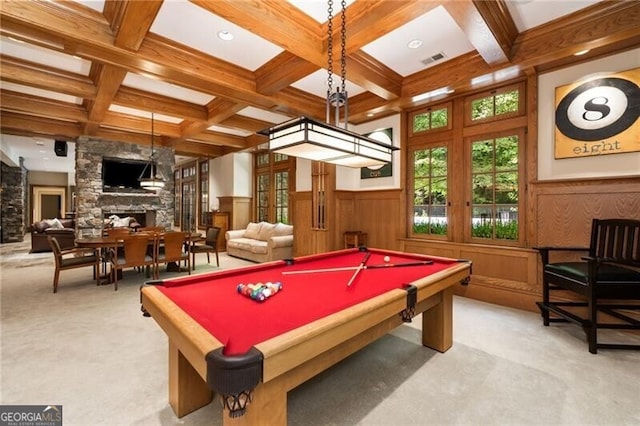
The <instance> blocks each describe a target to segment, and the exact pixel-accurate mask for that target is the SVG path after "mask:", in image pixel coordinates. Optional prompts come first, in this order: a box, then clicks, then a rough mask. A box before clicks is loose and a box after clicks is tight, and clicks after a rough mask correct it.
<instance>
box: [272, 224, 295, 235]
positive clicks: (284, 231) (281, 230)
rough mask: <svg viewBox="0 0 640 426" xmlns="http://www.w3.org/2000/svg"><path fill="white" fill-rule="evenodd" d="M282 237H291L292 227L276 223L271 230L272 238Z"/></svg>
mask: <svg viewBox="0 0 640 426" xmlns="http://www.w3.org/2000/svg"><path fill="white" fill-rule="evenodd" d="M283 235H293V226H292V225H285V224H284V223H280V222H278V223H277V224H276V228H275V229H274V230H273V236H274V237H281V236H283Z"/></svg>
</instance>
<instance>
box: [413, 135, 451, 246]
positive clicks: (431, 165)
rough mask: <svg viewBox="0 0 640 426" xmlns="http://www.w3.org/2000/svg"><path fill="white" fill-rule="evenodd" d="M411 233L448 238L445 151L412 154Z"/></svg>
mask: <svg viewBox="0 0 640 426" xmlns="http://www.w3.org/2000/svg"><path fill="white" fill-rule="evenodd" d="M413 164H414V179H413V182H414V190H413V193H414V195H413V232H414V233H415V234H425V235H447V224H448V222H447V148H446V147H437V148H428V149H423V150H417V151H415V152H414V161H413Z"/></svg>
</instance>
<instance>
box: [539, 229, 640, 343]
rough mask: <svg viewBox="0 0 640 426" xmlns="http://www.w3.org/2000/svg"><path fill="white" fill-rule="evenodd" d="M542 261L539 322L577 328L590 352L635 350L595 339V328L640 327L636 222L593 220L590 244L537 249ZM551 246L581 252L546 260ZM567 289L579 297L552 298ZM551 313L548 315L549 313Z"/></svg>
mask: <svg viewBox="0 0 640 426" xmlns="http://www.w3.org/2000/svg"><path fill="white" fill-rule="evenodd" d="M537 249H538V250H539V251H540V255H541V257H542V264H543V282H542V285H543V287H542V302H538V303H537V305H538V307H539V308H540V312H541V314H542V319H543V324H544V325H545V326H548V325H549V323H550V322H557V321H565V322H566V321H568V322H573V323H575V324H578V325H580V326H582V328H583V329H584V331H585V333H586V335H587V341H588V344H589V352H591V353H593V354H595V353H597V352H598V348H608V349H640V345H634V344H622V343H599V342H598V330H599V329H617V330H631V329H634V330H640V321H639V320H638V315H637V314H636V315H635V316H634V315H633V312H634V311H636V312H640V220H631V219H594V220H593V223H592V227H591V243H590V246H589V247H567V248H562V247H537ZM556 250H564V251H567V250H571V251H584V252H586V253H587V256H585V257H582V260H581V261H577V262H558V263H553V262H550V253H551V252H553V251H556ZM561 290H562V291H565V292H566V291H568V292H569V294H573V295H577V296H578V297H579V298H580V300H578V301H574V300H572V301H565V300H551V292H555V293H554V294H558V293H559V291H561ZM551 314H553V317H552V316H551Z"/></svg>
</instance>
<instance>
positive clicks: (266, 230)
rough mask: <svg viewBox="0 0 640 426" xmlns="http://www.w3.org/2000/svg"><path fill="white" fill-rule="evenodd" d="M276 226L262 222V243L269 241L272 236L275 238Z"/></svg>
mask: <svg viewBox="0 0 640 426" xmlns="http://www.w3.org/2000/svg"><path fill="white" fill-rule="evenodd" d="M275 227H276V225H274V224H273V223H267V222H262V224H261V225H260V233H259V234H258V239H259V240H260V241H268V240H269V238H271V236H273V230H274V229H275Z"/></svg>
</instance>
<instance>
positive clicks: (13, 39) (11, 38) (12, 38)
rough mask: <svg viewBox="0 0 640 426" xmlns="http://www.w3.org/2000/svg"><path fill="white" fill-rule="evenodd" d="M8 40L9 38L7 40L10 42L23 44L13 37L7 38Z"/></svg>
mask: <svg viewBox="0 0 640 426" xmlns="http://www.w3.org/2000/svg"><path fill="white" fill-rule="evenodd" d="M8 38H9V40H11V41H13V42H16V43H21V44H24V41H23V40H19V39H17V38H15V37H8Z"/></svg>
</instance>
